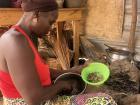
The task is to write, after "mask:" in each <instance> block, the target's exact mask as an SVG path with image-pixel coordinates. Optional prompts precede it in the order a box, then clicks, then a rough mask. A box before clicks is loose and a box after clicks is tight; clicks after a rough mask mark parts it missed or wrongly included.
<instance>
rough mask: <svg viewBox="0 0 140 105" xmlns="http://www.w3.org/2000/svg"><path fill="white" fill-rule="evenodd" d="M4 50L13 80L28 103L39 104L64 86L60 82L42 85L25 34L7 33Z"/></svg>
mask: <svg viewBox="0 0 140 105" xmlns="http://www.w3.org/2000/svg"><path fill="white" fill-rule="evenodd" d="M3 52H4V56H5V59H6V62H7V67H8V70H9V74H10V76H11V78H12V81H13V83H14V85H15V86H16V88H17V90H18V91H19V93H20V94H21V96H22V97H23V98H24V100H25V102H27V104H28V105H39V104H40V103H41V101H42V100H49V99H51V98H53V97H54V96H56V94H58V93H59V92H60V91H61V89H63V88H64V87H63V86H62V85H59V84H55V85H52V86H49V87H42V86H41V83H40V79H39V75H38V73H37V70H36V67H35V64H34V59H35V58H34V54H33V52H32V50H31V48H30V46H29V44H28V42H27V41H26V39H25V38H24V36H22V35H9V36H8V35H7V38H6V41H5V47H4V51H3Z"/></svg>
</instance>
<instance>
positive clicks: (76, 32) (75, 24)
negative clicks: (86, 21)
mask: <svg viewBox="0 0 140 105" xmlns="http://www.w3.org/2000/svg"><path fill="white" fill-rule="evenodd" d="M79 23H80V22H79V21H73V35H74V36H73V46H74V52H75V54H74V64H75V65H78V63H79V62H78V58H79V42H80V41H79V36H80V35H79V34H80V33H79V30H80V24H79Z"/></svg>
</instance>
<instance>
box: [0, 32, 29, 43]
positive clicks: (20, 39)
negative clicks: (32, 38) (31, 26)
mask: <svg viewBox="0 0 140 105" xmlns="http://www.w3.org/2000/svg"><path fill="white" fill-rule="evenodd" d="M0 40H1V43H3V44H4V46H5V45H13V44H24V43H26V42H27V41H26V38H25V37H24V36H23V35H22V34H21V33H19V32H17V31H14V30H11V29H10V30H8V31H7V32H5V33H4V34H3V35H2V36H1V38H0Z"/></svg>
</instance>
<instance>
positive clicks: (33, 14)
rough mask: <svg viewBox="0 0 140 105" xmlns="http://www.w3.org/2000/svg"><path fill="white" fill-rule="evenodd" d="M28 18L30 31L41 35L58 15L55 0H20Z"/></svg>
mask: <svg viewBox="0 0 140 105" xmlns="http://www.w3.org/2000/svg"><path fill="white" fill-rule="evenodd" d="M21 7H22V9H23V11H24V12H25V14H26V17H30V18H28V21H29V22H28V21H26V22H27V23H28V26H29V28H30V30H31V31H33V32H34V33H36V34H39V35H42V34H45V33H47V32H48V30H49V28H50V27H51V25H52V24H53V23H54V22H55V21H56V19H57V17H58V6H57V3H56V1H55V0H22V5H21Z"/></svg>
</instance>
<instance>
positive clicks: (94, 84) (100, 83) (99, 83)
mask: <svg viewBox="0 0 140 105" xmlns="http://www.w3.org/2000/svg"><path fill="white" fill-rule="evenodd" d="M92 64H102V65H104V66H106V67H107V71H108V77H107V78H106V79H103V80H102V81H100V82H97V83H91V82H89V81H88V80H85V79H84V77H83V72H84V70H85V68H88V67H89V66H91V65H92ZM85 68H83V69H82V72H81V77H82V79H83V81H85V83H87V84H89V85H93V86H99V85H102V84H104V82H105V81H107V80H108V78H109V76H110V69H109V67H108V66H107V65H106V64H104V63H99V62H94V63H90V64H89V65H88V66H87V67H85Z"/></svg>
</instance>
